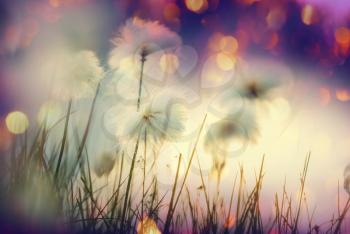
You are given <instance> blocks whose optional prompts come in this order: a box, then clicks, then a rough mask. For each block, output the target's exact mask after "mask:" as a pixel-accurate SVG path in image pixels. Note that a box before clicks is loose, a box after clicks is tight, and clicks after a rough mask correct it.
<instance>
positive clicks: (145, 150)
mask: <svg viewBox="0 0 350 234" xmlns="http://www.w3.org/2000/svg"><path fill="white" fill-rule="evenodd" d="M146 153H147V130H146V129H145V139H144V152H143V160H144V161H143V181H142V199H141V217H142V218H143V205H144V197H145V182H146V160H147V157H146ZM141 230H142V232H143V222H141Z"/></svg>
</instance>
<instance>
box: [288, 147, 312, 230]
mask: <svg viewBox="0 0 350 234" xmlns="http://www.w3.org/2000/svg"><path fill="white" fill-rule="evenodd" d="M310 156H311V152H309V153H308V155H307V156H306V159H305V163H304V170H303V173H302V175H301V178H300V185H301V189H300V197H299V201H298V207H297V213H296V217H295V221H294V225H293V229H292V234H296V233H297V230H298V222H299V216H300V210H301V206H302V199H303V196H304V195H303V194H304V188H305V179H306V175H307V170H308V167H309V162H310Z"/></svg>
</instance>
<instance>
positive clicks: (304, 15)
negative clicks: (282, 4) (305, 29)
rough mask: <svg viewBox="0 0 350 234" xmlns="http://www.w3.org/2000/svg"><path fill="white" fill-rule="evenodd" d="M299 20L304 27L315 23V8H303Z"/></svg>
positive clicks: (308, 6)
mask: <svg viewBox="0 0 350 234" xmlns="http://www.w3.org/2000/svg"><path fill="white" fill-rule="evenodd" d="M301 20H302V21H303V23H304V24H306V25H311V24H314V23H316V22H317V14H316V10H315V8H314V7H313V6H312V5H310V4H307V5H305V6H304V7H303V9H302V11H301Z"/></svg>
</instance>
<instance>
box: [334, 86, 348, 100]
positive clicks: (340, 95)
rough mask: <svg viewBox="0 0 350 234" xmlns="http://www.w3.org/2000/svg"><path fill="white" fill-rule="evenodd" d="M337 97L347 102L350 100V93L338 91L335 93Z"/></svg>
mask: <svg viewBox="0 0 350 234" xmlns="http://www.w3.org/2000/svg"><path fill="white" fill-rule="evenodd" d="M335 96H336V97H337V99H338V100H339V101H342V102H347V101H349V100H350V92H349V91H348V90H345V89H338V90H337V91H336V93H335Z"/></svg>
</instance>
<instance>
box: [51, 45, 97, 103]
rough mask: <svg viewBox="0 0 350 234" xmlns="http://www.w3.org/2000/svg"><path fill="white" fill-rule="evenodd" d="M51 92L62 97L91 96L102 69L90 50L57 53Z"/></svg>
mask: <svg viewBox="0 0 350 234" xmlns="http://www.w3.org/2000/svg"><path fill="white" fill-rule="evenodd" d="M56 61H57V62H56V64H55V74H54V82H53V86H54V87H53V94H54V96H56V97H59V98H64V99H78V98H85V97H89V96H92V95H93V94H94V93H95V90H96V88H97V86H98V83H99V82H100V80H101V79H102V76H103V69H102V68H101V67H100V64H99V60H98V58H97V57H96V56H95V54H94V53H93V52H92V51H86V50H83V51H79V52H76V53H72V52H67V51H66V52H63V53H60V54H58V55H57V60H56Z"/></svg>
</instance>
